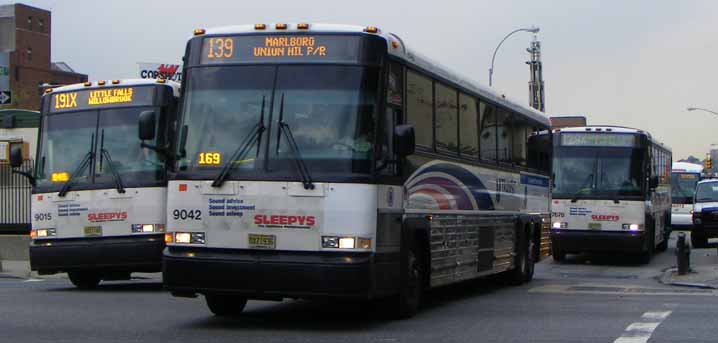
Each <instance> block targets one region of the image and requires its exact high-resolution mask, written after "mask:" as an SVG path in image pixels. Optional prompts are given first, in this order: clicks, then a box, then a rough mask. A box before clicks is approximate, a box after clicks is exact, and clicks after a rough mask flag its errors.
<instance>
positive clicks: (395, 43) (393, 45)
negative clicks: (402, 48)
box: [391, 41, 399, 49]
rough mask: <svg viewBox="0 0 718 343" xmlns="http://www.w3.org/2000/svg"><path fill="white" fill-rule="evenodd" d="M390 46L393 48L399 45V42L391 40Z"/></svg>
mask: <svg viewBox="0 0 718 343" xmlns="http://www.w3.org/2000/svg"><path fill="white" fill-rule="evenodd" d="M391 47H392V48H394V49H396V48H398V47H399V42H396V41H392V42H391Z"/></svg>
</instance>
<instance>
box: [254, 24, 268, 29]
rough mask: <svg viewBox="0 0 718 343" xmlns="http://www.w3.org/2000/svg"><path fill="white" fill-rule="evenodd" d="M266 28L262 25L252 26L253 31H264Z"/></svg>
mask: <svg viewBox="0 0 718 343" xmlns="http://www.w3.org/2000/svg"><path fill="white" fill-rule="evenodd" d="M266 28H267V25H264V24H254V29H255V30H264V29H266Z"/></svg>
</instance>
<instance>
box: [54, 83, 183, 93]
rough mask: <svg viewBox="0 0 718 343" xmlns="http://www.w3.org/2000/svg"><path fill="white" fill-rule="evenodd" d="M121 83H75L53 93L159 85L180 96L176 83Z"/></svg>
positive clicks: (55, 89)
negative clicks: (170, 89) (102, 84)
mask: <svg viewBox="0 0 718 343" xmlns="http://www.w3.org/2000/svg"><path fill="white" fill-rule="evenodd" d="M119 81H120V83H119V84H116V85H113V84H112V82H111V81H106V83H105V85H104V86H100V85H99V84H98V83H97V82H91V83H90V85H89V86H85V84H84V83H74V84H71V85H67V86H60V87H56V88H52V91H53V92H67V91H77V90H85V89H98V88H106V87H122V86H146V85H157V86H161V85H164V86H168V87H171V88H172V93H173V94H174V96H177V97H178V96H179V88H180V84H179V83H177V82H174V81H169V80H168V81H165V82H164V83H159V82H157V81H158V80H155V79H123V80H119Z"/></svg>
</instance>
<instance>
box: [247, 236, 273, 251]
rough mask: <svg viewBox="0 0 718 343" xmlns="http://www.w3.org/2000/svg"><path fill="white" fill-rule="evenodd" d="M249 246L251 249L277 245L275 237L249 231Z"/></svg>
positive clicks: (268, 247) (270, 247) (269, 247)
mask: <svg viewBox="0 0 718 343" xmlns="http://www.w3.org/2000/svg"><path fill="white" fill-rule="evenodd" d="M249 247H250V248H252V249H275V248H276V247H277V237H276V236H274V235H257V234H253V233H250V234H249Z"/></svg>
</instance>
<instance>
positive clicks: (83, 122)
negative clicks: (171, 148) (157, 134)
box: [37, 107, 164, 188]
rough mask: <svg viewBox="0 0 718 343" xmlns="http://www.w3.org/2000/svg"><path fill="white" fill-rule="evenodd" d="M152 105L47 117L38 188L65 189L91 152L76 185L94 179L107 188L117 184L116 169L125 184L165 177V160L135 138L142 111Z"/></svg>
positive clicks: (44, 124) (85, 183)
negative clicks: (65, 185)
mask: <svg viewBox="0 0 718 343" xmlns="http://www.w3.org/2000/svg"><path fill="white" fill-rule="evenodd" d="M153 109H155V108H153V107H132V108H115V109H103V110H95V111H79V112H64V113H58V114H51V115H47V116H46V117H45V118H44V120H43V125H42V133H41V137H40V155H39V158H38V167H37V182H38V186H39V187H50V188H59V187H62V185H63V184H64V182H66V181H67V180H68V179H69V177H70V176H71V175H72V173H73V172H74V171H75V170H76V169H78V168H79V167H80V165H81V163H82V161H83V160H84V159H85V157H87V155H88V154H91V156H90V161H89V163H88V165H87V166H86V167H85V168H82V170H80V171H79V174H77V176H76V177H75V178H74V179H73V180H72V183H73V184H74V185H78V186H79V185H84V186H85V187H87V185H89V184H93V183H94V184H96V186H97V187H100V188H104V187H105V186H103V185H104V184H113V183H114V182H115V179H114V176H113V175H112V168H114V169H115V170H116V171H117V172H118V174H119V176H120V178H121V179H122V181H123V182H124V183H125V185H132V184H135V185H136V184H138V183H140V184H145V183H148V182H149V183H153V182H156V181H160V180H163V179H164V162H162V161H160V159H159V157H158V155H157V153H156V152H155V151H153V150H151V149H147V148H143V147H141V146H140V144H141V142H140V140H139V139H138V138H137V132H138V128H137V122H138V117H139V114H140V113H141V112H142V111H147V110H153ZM147 143H148V144H155V142H147ZM103 150H104V152H103ZM92 153H94V154H92ZM93 178H94V180H93ZM97 187H93V188H97ZM110 187H111V186H110Z"/></svg>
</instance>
